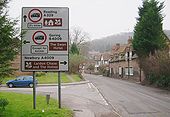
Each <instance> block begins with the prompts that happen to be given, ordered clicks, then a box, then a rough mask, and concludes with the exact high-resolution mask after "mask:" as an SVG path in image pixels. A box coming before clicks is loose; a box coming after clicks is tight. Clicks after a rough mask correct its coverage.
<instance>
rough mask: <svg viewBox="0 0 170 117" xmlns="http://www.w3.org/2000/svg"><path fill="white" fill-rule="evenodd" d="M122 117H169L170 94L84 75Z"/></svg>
mask: <svg viewBox="0 0 170 117" xmlns="http://www.w3.org/2000/svg"><path fill="white" fill-rule="evenodd" d="M84 77H85V78H86V79H87V80H89V81H90V82H92V83H93V84H94V85H95V86H96V87H97V88H98V89H99V91H100V92H101V93H102V95H103V96H104V98H105V99H106V100H107V102H108V104H111V105H112V108H114V109H115V110H116V111H117V112H118V113H119V115H120V116H122V117H170V92H169V91H165V90H160V89H156V88H151V87H146V86H142V85H140V84H137V83H130V82H127V81H123V80H119V79H113V78H107V77H103V76H96V75H89V74H85V75H84Z"/></svg>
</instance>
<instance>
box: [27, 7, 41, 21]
mask: <svg viewBox="0 0 170 117" xmlns="http://www.w3.org/2000/svg"><path fill="white" fill-rule="evenodd" d="M28 18H29V19H30V20H31V21H32V22H34V23H35V22H39V21H40V20H41V19H42V12H41V11H40V10H39V9H32V10H30V11H29V13H28Z"/></svg>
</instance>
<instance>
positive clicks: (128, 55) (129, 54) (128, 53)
mask: <svg viewBox="0 0 170 117" xmlns="http://www.w3.org/2000/svg"><path fill="white" fill-rule="evenodd" d="M129 57H130V53H129V52H128V79H129V75H130V69H129Z"/></svg>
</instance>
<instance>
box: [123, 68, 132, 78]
mask: <svg viewBox="0 0 170 117" xmlns="http://www.w3.org/2000/svg"><path fill="white" fill-rule="evenodd" d="M125 75H128V67H126V68H125ZM129 75H130V76H133V67H129Z"/></svg>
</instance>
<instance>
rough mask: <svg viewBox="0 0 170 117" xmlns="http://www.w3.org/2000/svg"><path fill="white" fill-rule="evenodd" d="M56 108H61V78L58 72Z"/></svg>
mask: <svg viewBox="0 0 170 117" xmlns="http://www.w3.org/2000/svg"><path fill="white" fill-rule="evenodd" d="M58 108H61V77H60V72H58Z"/></svg>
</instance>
